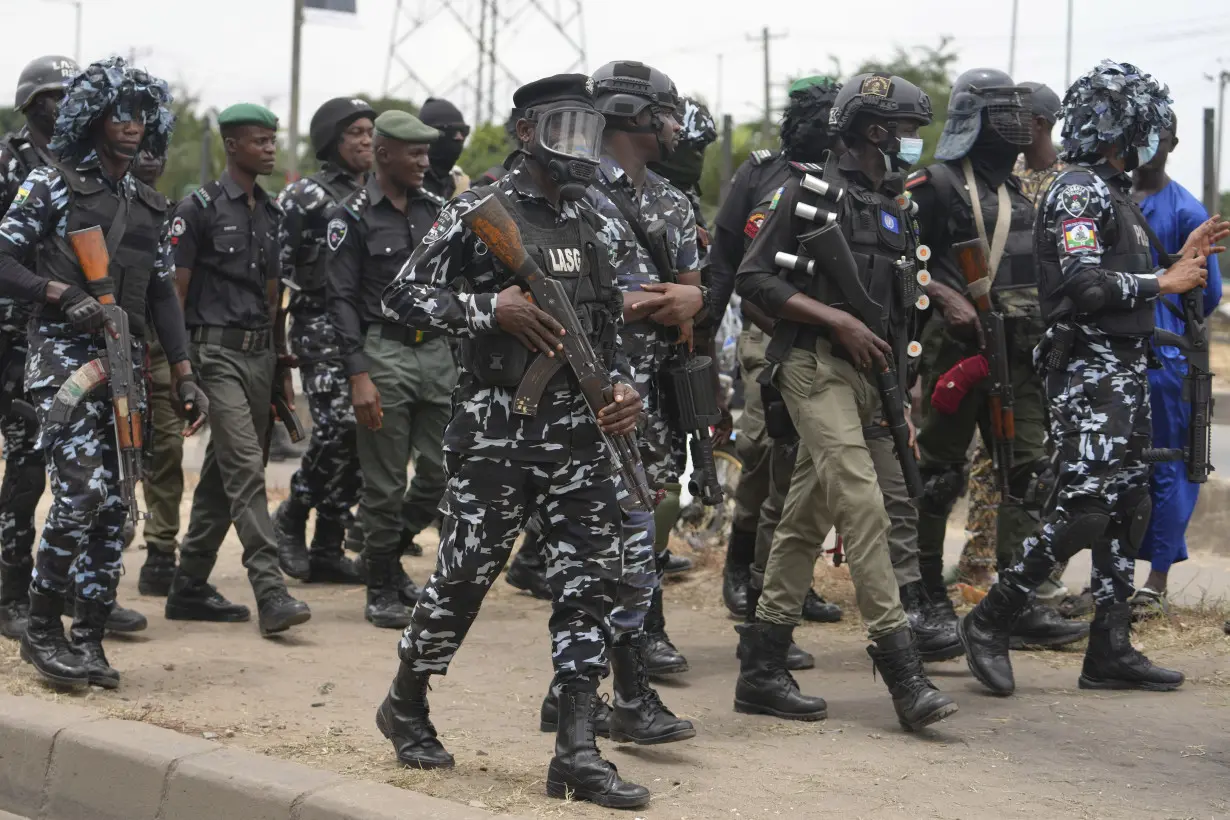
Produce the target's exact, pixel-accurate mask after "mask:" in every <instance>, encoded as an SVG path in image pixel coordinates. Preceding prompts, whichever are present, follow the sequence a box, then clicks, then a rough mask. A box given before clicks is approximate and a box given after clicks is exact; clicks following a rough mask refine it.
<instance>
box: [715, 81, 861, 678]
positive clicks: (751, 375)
mask: <svg viewBox="0 0 1230 820" xmlns="http://www.w3.org/2000/svg"><path fill="white" fill-rule="evenodd" d="M840 90H841V84H840V83H835V82H833V81H832V80H831V79H829V78H828V77H822V76H817V77H805V78H803V79H801V80H797V81H795V82H794V83H793V84H792V85H791V86H790V98H789V102H788V103H787V105H786V111H785V113H784V115H783V117H782V125H781V136H780V139H781V144H782V150H781V151H780V152H779V151H770V150H768V149H761V150H758V151H753V152H752V154H751V156H749V157H748V159H747V161H746V162H744V163H743V164H742V165H741V166H739V170H738V171H736V172H735V175H734V177H733V178H732V180H731V183H730V188H729V190H728V191H727V194H726V199H725V200H724V201H723V203H722V207H721V209H720V210H719V211H718V215H717V219H716V220H715V222H714V229H713V248H712V252H711V254H710V260H711V262H710V264H711V272H710V283H711V285H712V302H713V305H714V312H715V313H725V311H726V305H727V303H728V302H729V301H730V297H731V295H732V294H733V293H734V290H735V273H736V271H738V269H739V263H740V262H741V261H742V260H743V253H744V251H745V250H746V249H747V246H748V244H749V243H750V242H751V241H752V239H754V238H755V237H756V232H757V231H758V230H759V228H760V225H761V223H762V222H763V221H764V218H765V215H766V213H767V211H768V208H769V205H770V203H771V202H772V197H773V194H774V193H776V192H777V190H778V189H779V188H781V186H782V185H783V184H784V183H785V182H786V180H787V179H789V177H790V173H791V172H790V163H791V162H805V163H815V162H819V161H822V160H823V159H824V154H825V152H826V151H828V150H829V149H830V148H834V149H835V148H837V147H838V146H839V145H840V138H836V139H834V138H833V137H831V136H830V135H829V132H828V119H829V112H830V111H831V110H832V107H833V100H834V99H835V98H836V96H837V92H838V91H840ZM740 307H741V311H742V314H743V329H742V330H741V331H740V333H739V341H738V356H739V368H740V372H741V373H742V377H743V384H744V388H745V389H744V394H743V402H744V403H743V413H742V414H741V415H740V417H739V428H738V429H739V435H738V436H737V437H736V438H735V451H736V453H737V455H738V456H739V460H740V461H741V462H742V464H743V471H742V473H740V475H739V484H738V486H737V487H736V488H735V498H734V501H735V513H734V518H733V520H732V522H731V531H730V542H729V543H728V544H727V547H726V562H725V565H724V567H723V570H722V600H723V602H724V603H725V604H726V608H727V609H728V610H730V612H731V614H732V615H736V616H738V617H746V616H748V615H749V614H752V613H754V611H755V602H754V601H752V600H751V598H754V597H756V595H757V594H758V590H759V586H757V587H756V590H757V592H754V593H752V594H751V595H750V596H749V584H750V582H751V575H752V564H753V562H755V564H756V566H757V567H759V568H760V569H761V570H763V568H764V564H765V561H766V560H767V559H768V553H769V545H770V544H771V543H772V541H773V530H774V528H776V526H777V522H778V520H779V519H780V518H781V510H782V505H783V504H784V502H785V500H786V491H787V490H788V489H789V487H790V476H791V474H792V473H793V471H794V452H795V449H796V444H795V442H794V440H793V439H792V438H791V437H780V438H778V439H774V438H772V437H771V436H770V435H769V434H768V431H767V430H766V429H765V416H764V404H763V403H762V401H761V390H760V387H759V385H757V383H756V379H757V378H759V375H760V372H761V370H762V369H763V368H764V352H765V348H766V346H767V345H768V342H769V337H770V336H772V335H773V323H774V321H775V320H774V319H773V318H771V317H768V316H766V315H764V314H763V313H761V312H760V310H759V309H758V308H757V307H756V306H755V305H753V304H751V303H750V302H746V303H742V304H741V306H740ZM765 513H767V515H764V514H765ZM803 617H804V619H806V620H809V621H818V622H821V623H832V622H835V621H839V620H841V607H839V606H837V605H836V604H831V603H828V602H827V601H825V600H824V599H823V598H821V597H820V596H819V594H818V593H816V591H815V590H814V589H810V588H809V589H808V591H807V597H806V598H805V600H804V602H803ZM790 658H791V668H792V669H808V668H811V666H813V665H814V660H813V659H812V658H811V656H810V655H807V653H805V652H803V650H801V649H800V648H799V647H798V646H797V645H795V644H791V648H790Z"/></svg>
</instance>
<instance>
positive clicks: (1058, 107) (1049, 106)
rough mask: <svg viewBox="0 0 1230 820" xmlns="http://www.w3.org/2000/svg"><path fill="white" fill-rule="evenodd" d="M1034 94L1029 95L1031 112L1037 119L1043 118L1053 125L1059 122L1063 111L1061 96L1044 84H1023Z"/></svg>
mask: <svg viewBox="0 0 1230 820" xmlns="http://www.w3.org/2000/svg"><path fill="white" fill-rule="evenodd" d="M1021 85H1022V86H1024V87H1025V88H1028V89H1029V90H1030V91H1032V92H1033V93H1032V94H1030V95H1029V110H1030V112H1031V113H1032V114H1033V115H1034V116H1035V117H1043V118H1045V119H1046V121H1047V122H1049V123H1050V124H1051V125H1054V124H1055V123H1056V122H1058V121H1059V114H1060V112H1062V111H1063V103H1062V102H1060V101H1059V95H1058V94H1056V93H1055V92H1054V91H1052V90H1051V89H1050V86H1047V85H1044V84H1042V83H1021Z"/></svg>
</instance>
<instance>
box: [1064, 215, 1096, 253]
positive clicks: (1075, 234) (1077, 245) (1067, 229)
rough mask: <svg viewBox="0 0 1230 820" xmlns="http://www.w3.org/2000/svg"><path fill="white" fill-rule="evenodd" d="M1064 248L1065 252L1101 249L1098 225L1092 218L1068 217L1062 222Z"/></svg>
mask: <svg viewBox="0 0 1230 820" xmlns="http://www.w3.org/2000/svg"><path fill="white" fill-rule="evenodd" d="M1062 229H1063V249H1064V252H1065V253H1085V252H1094V253H1096V252H1097V251H1100V250H1101V249H1102V243H1101V241H1100V240H1099V239H1098V225H1097V223H1096V222H1094V221H1093V220H1092V219H1067V220H1064V222H1063V224H1062Z"/></svg>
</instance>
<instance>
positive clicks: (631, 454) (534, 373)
mask: <svg viewBox="0 0 1230 820" xmlns="http://www.w3.org/2000/svg"><path fill="white" fill-rule="evenodd" d="M498 197H499V195H498V194H488V195H487V196H485V197H483V198H482V199H481V200H480V201H479V203H478V205H477V206H476V207H475V208H474V209H473V210H471V211H470V212H469V213H467V214H466V215H465V216H463V217H462V221H463V222H465V224H466V225H467V226H468V227H469V228H470V230H472V231H474V234H475V235H476V236H477V237H478V238H479V239H481V240H482V241H483V243H484V244H486V246H487V247H488V248H489V249H490V250H491V253H492V254H494V255H495V258H496V259H499V260H500V262H501V263H502V264H503V265H504V266H505V267H507V268H508V269H509V270H510V271H512V272H513V275H514V276H515V277H516V280H517V284H518V285H520V286H521V288H522V289H523V290H527V291H529V294H530V296H531V297H532V298H533V300H534V303H535V304H536V305H537V306H538V307H539V308H541V309H542V310H544V311H546V312H547V313H549V314H550V315H551V316H552V317H553V318H554V319H555V321H557V322H559V323H560V325H561V326H562V327H563V328H564V331H565V335H564V336H563V337H562V338H561V339H560V343H561V344H562V345H563V347H564V351H563V352H564V355H563V357H562V358H563V359H564V360H566V361H567V362H568V366H569V367H571V368H572V372H573V373H574V374H575V375H576V377H577V382H578V383H579V384H580V386H581V393H582V394H583V395H584V396H585V403H586V404H587V405H589V410H590V413H591V414H592V415H593V417H594V420H595V421H597V418H598V411H600V410H601V409H602V408H604V407H606V406H607V405H608V404H610V403H611V402H612V401H614V387H615V386H614V384H613V383H612V382H611V377H610V375H609V374H608V373H607V371H606V368H605V367H604V365H603V363H602V361H601V360H600V359H599V358H598V356H597V354H596V353H595V352H594V348H593V346H592V345H590V343H589V337H588V336H587V335H586V333H585V329H584V328H583V327H582V325H581V320H580V317H578V316H577V313H576V310H575V309H574V308H573V306H572V301H571V300H570V299H569V298H568V294H567V293H566V292H565V291H564V288H563V286H561V285H560V283H559V282H558V281H556V280H554V279H551V278H549V277H548V276H547V275H546V274H544V273H543V272H542V269H541V268H539V267H538V264H537V263H536V262H535V261H534V259H533V258H532V257H531V256H530V255H529V253H527V252H526V250H525V246H524V245H523V244H522V242H521V232H520V231H519V230H518V229H517V223H516V222H515V221H514V220H513V218H512V216H510V215H509V213H508V211H507V209H505V207H504V205H503V203H502V202H501V201H500V199H499V198H498ZM562 366H563V362H562V361H561V357H559V356H543V355H539V356H537V357H535V358H534V360H533V363H532V364H531V365H530V367H529V369H528V370H527V371H526V374H525V377H524V379H523V385H524V384H526V383H529V385H543V386H545V385H546V383H547V382H548V381H549V380H550V378H551V376H552V375H553V374H554V373H555V372H556V371H557V370H558V369H559V368H560V367H562ZM541 394H542V391H541V389H538V390H537V392H535V391H534V388H531V389H530V390H528V391H523V390H522V389H521V388H520V387H519V388H518V398H517V399H516V400H515V401H514V404H513V412H515V413H518V414H521V415H530V416H532V415H534V413H535V412H537V410H538V405H537V400H536V399H535V400H532V401H530V400H526V395H532V396H541ZM602 437H603V440H604V441H605V442H606V445H607V449H608V450H609V451H610V454H611V459H612V461H613V462H614V464H615V467H616V468H617V469H618V470H619V474H620V476H621V477H622V478H623V482H624V486H625V487H626V488H627V490H628V492H629V493H630V494H631V497H632V498H633V499H634V500H635V501H636V502H637V503H638V504H639V505H640V506H641V507H643V508H644V509H645V510H646V511H652V510H653V508H654V504H655V501H656V499H655V498H654V494H653V493H652V492H651V491H650V489H649V482H648V480H647V479H646V477H645V467H644V465H643V464H642V463H641V456H640V452H639V451H638V450H637V446H636V436H635V435H633V434H631V433H626V434H624V435H619V436H609V435H607V434H605V433H602Z"/></svg>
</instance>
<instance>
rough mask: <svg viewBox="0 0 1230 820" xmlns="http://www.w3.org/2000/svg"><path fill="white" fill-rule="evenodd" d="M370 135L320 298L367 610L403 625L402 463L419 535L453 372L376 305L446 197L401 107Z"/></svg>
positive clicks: (427, 515) (439, 490)
mask: <svg viewBox="0 0 1230 820" xmlns="http://www.w3.org/2000/svg"><path fill="white" fill-rule="evenodd" d="M375 133H376V140H375V158H376V171H375V173H374V174H373V175H372V176H371V177H370V178H369V179H368V180H367V183H366V184H365V185H364V186H363V187H361V188H359V189H358V190H357V191H355V192H354V193H353V194H351V195H350V196H348V197H346V198H345V199H343V200H342V203H341V206H340V207H339V208H337V209H335V210H334V212H333V214H332V217H331V218H330V220H329V223H328V226H327V234H328V236H327V241H328V244H329V250H330V252H331V254H332V255H331V258H330V260H329V276H328V288H327V298H328V307H329V318H330V320H331V321H332V323H333V326H334V327H335V328H337V333H338V337H339V339H340V344H341V355H342V362H343V366H344V367H345V372H346V376H347V377H348V378H349V381H350V395H351V401H352V403H353V406H354V412H355V417H356V419H357V421H358V449H359V464H360V466H361V467H362V470H363V491H362V495H361V497H360V500H359V524H360V526H361V527H362V529H363V533H364V536H365V539H366V546H365V549H364V561H365V564H366V570H367V607H366V610H365V617H366V618H367V620H368V621H370V622H371V623H372V624H374V625H375V626H379V627H384V628H387V629H401V628H404V627H406V626H408V625H409V623H410V609H409V606H413V604H414V599H415V597H417V589H416V588H415V587H414V585H413V584H410V583H408V582H407V581H405V580H403V579H404V573H403V572H402V569H401V560H400V559H401V540H400V539H401V531H402V525H403V503H402V499H403V496H405V495H406V464H407V462H409V461H410V457H411V455H412V454H413V455H414V481H413V483H412V484H411V486H410V495H409V498H410V499H411V501H412V503H411V504H410V505H409V506H410V512H411V513H412V516H411V517H412V518H413V520H410V519H409V518H408V519H407V520H406V521H405V523H406V524H408V525H410V526H411V527H412V530H413V532H415V533H417V532H419V531H420V530H422V529H424V528H425V527H427V526H428V525H429V524H430V523H431V521H432V519H433V518H435V516H436V509H437V507H438V506H439V503H440V496H441V495H442V494H443V493H444V469H443V461H442V459H443V451H442V445H441V441H442V440H443V438H444V426H445V425H446V424H447V423H448V418H449V414H450V412H451V407H452V406H451V403H450V399H449V394H450V392H451V391H452V389H453V386H454V385H455V384H456V383H457V367H456V365H455V364H454V363H453V356H452V353H451V351H450V350H449V347H448V342H447V341H446V340H445V338H444V336H443V335H442V334H439V333H431V332H424V331H415V330H409V329H407V328H406V327H405V326H404V325H400V324H394V323H392V322H389V321H388V318H387V317H386V316H385V315H384V312H383V311H382V310H381V307H380V294H381V293H383V292H384V289H385V288H386V287H388V285H389V283H390V282H392V281H393V278H394V277H395V276H397V273H398V271H400V270H401V269H402V266H403V265H404V264H405V263H406V261H407V260H408V259H409V258H410V254H411V253H412V252H413V251H414V249H415V247H417V246H418V244H419V243H420V242H422V241H423V237H424V236H426V235H427V232H428V230H430V228H431V225H432V222H434V221H435V218H436V214H437V213H438V212H439V211H440V206H441V205H442V204H443V200H442V199H440V197H438V196H436V195H435V194H433V193H431V192H430V191H428V190H427V189H426V188H424V187H423V180H424V174H425V172H426V170H427V168H428V162H427V151H428V147H429V146H430V145H431V144H432V142H433V141H434V140H436V139H437V137H438V136H439V132H438V131H436V130H435V129H434V128H430V127H428V126H426V125H424V124H423V123H422V122H421V121H420V120H419V119H417V118H416V117H414V116H412V115H410V114H408V113H406V112H405V111H386V112H385V113H383V114H381V115H380V116H379V117H377V118H376V122H375Z"/></svg>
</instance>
